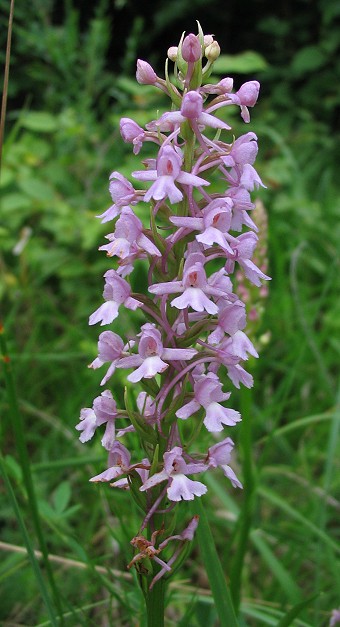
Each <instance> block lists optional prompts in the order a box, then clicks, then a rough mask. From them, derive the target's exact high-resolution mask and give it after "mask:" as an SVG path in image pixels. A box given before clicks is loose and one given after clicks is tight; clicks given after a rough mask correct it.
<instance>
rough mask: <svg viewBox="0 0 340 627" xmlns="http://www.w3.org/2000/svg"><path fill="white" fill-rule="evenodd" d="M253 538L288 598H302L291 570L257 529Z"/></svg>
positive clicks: (294, 601)
mask: <svg viewBox="0 0 340 627" xmlns="http://www.w3.org/2000/svg"><path fill="white" fill-rule="evenodd" d="M251 540H252V543H253V545H254V546H255V547H256V549H257V550H258V552H259V553H260V555H261V557H262V559H263V560H264V562H266V564H267V565H268V566H269V568H270V570H271V572H272V574H273V575H274V577H275V578H276V580H277V581H278V582H279V584H280V586H281V588H282V590H283V591H284V593H285V594H286V595H287V599H288V600H289V601H290V602H291V603H296V602H297V601H299V599H300V598H301V593H300V590H299V587H298V586H297V585H296V583H295V582H294V580H293V579H292V577H291V575H290V574H289V572H288V571H287V570H286V568H285V567H284V566H283V564H282V562H280V560H279V559H278V558H277V557H276V555H274V553H273V551H272V550H271V548H270V547H269V546H268V544H267V543H266V541H265V539H264V538H262V537H261V536H260V534H259V532H258V531H257V530H256V531H253V532H252V534H251Z"/></svg>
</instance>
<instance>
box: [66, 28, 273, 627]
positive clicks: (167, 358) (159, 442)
mask: <svg viewBox="0 0 340 627" xmlns="http://www.w3.org/2000/svg"><path fill="white" fill-rule="evenodd" d="M219 50H220V48H219V45H218V43H217V42H216V41H215V40H214V38H213V36H212V35H207V36H204V35H203V33H202V31H201V29H200V27H199V34H198V35H197V36H196V35H194V34H189V35H187V36H185V37H182V39H181V41H180V43H179V45H178V46H177V47H175V46H174V47H172V48H171V49H169V51H168V59H167V62H166V70H165V79H162V78H161V77H158V76H157V74H156V72H155V71H154V69H153V68H152V67H151V66H150V64H149V63H148V62H147V61H142V60H139V61H138V62H137V74H136V76H137V81H138V82H139V83H140V84H142V85H145V84H146V85H153V86H154V87H155V88H156V89H160V90H161V91H162V92H164V93H165V94H166V95H167V96H168V97H169V98H170V105H171V106H169V111H168V112H166V113H164V114H163V115H161V117H160V118H159V119H158V120H153V121H150V122H149V123H148V124H147V125H146V128H145V129H143V128H142V127H140V126H139V124H137V123H136V122H135V121H134V120H131V119H130V118H122V120H121V124H120V130H121V135H122V139H123V141H124V142H126V143H129V144H131V145H132V147H133V152H134V154H135V155H138V154H139V153H140V152H141V151H142V150H143V146H144V143H145V142H152V144H153V145H154V146H155V155H154V158H152V159H147V160H146V161H145V162H144V164H145V165H146V167H145V169H136V170H135V171H134V172H132V177H133V179H134V180H135V181H141V182H142V183H143V184H144V185H143V188H142V189H135V187H134V185H133V184H132V182H131V181H129V180H127V179H126V178H125V177H124V176H122V175H121V174H119V173H118V172H113V173H112V175H111V177H110V193H111V197H112V200H113V205H111V206H110V207H109V208H108V209H107V210H106V211H105V212H104V213H103V214H102V215H101V216H99V218H100V219H101V220H102V222H103V223H106V222H112V223H113V227H112V229H111V231H112V232H111V233H110V234H109V235H108V236H107V239H108V240H109V243H108V244H104V245H102V246H101V247H100V250H104V251H106V253H107V256H108V258H109V259H110V260H112V266H113V267H110V269H108V270H107V272H106V273H105V275H104V279H105V285H104V294H103V295H104V303H103V304H102V305H100V306H99V308H97V309H96V311H95V312H94V313H93V314H92V315H91V316H90V324H96V323H100V324H101V325H109V324H111V323H112V322H113V321H114V320H116V319H117V320H118V321H119V318H120V316H121V312H122V311H124V309H125V308H127V309H128V310H129V311H130V312H131V314H130V313H129V315H131V316H133V315H134V313H133V312H134V311H135V310H136V309H138V310H139V316H140V311H142V312H143V314H144V316H145V322H144V323H143V325H142V326H141V329H140V332H138V333H137V334H136V336H135V337H134V338H131V337H130V338H126V337H121V336H123V335H124V334H123V329H122V327H121V326H120V327H117V326H115V330H116V331H117V329H119V333H117V332H114V331H111V330H106V331H104V332H103V333H101V335H100V337H99V343H98V347H99V354H98V357H97V358H96V359H95V360H94V361H93V362H92V364H91V367H92V368H99V367H101V366H102V365H103V364H104V363H108V364H109V369H108V372H107V374H106V375H105V376H104V378H103V380H102V385H105V384H107V382H108V380H109V379H110V378H111V381H112V387H111V390H105V391H104V392H103V393H102V394H101V396H99V397H98V398H97V399H95V401H94V403H93V408H92V409H91V408H86V409H84V410H82V414H81V420H80V423H79V424H78V425H77V429H78V430H79V431H81V435H80V440H81V441H82V442H86V441H88V440H90V439H91V438H92V437H93V436H94V434H95V432H96V430H97V429H98V430H100V429H101V427H102V425H106V426H105V432H104V434H103V436H102V438H103V439H102V444H103V446H104V448H105V449H106V450H107V451H108V453H109V465H108V468H107V470H105V469H104V470H103V471H102V472H100V473H99V474H98V475H96V476H95V477H93V478H92V479H91V481H93V482H100V483H103V482H104V483H105V482H108V483H109V484H110V486H112V487H115V488H124V489H125V490H127V492H128V493H129V494H130V497H131V498H132V499H134V500H135V501H136V503H137V504H138V507H139V508H140V509H142V510H143V511H144V516H143V517H142V519H141V521H140V525H139V527H137V528H136V536H135V537H134V538H133V539H132V541H131V544H132V546H133V547H134V549H135V555H134V557H133V558H132V560H131V562H130V564H129V568H131V567H133V566H134V567H136V568H137V570H138V573H139V574H140V577H141V585H142V588H143V591H144V593H145V598H146V602H147V604H148V603H149V596H148V595H149V592H148V590H149V591H150V590H151V589H153V588H156V587H157V585H158V582H159V581H160V580H161V579H162V578H164V579H168V578H169V577H170V576H171V575H172V573H173V572H175V570H176V568H177V565H178V564H179V563H180V562H181V561H182V559H183V550H184V548H185V551H187V549H188V545H189V544H190V542H191V540H192V538H193V536H194V532H195V529H196V527H197V524H198V518H197V517H194V518H193V519H191V520H187V521H186V522H185V523H183V524H182V527H181V530H180V531H179V532H178V533H176V534H174V532H173V530H174V525H175V514H176V511H177V509H179V510H180V508H181V501H190V500H192V499H194V498H200V497H201V496H202V495H203V494H205V493H206V491H207V487H206V485H205V484H204V473H205V472H210V471H212V470H215V469H216V468H218V467H219V468H221V469H222V471H223V473H224V475H225V477H226V478H227V479H228V480H229V481H230V482H231V485H232V486H233V487H234V488H241V487H242V484H241V482H240V480H239V479H238V478H237V476H236V474H235V471H234V470H233V469H232V465H233V461H232V450H233V447H234V443H233V441H232V440H231V438H230V437H229V435H228V437H226V436H225V431H226V430H228V432H229V430H230V429H231V428H233V427H234V426H235V425H236V424H237V423H238V422H239V421H240V420H241V416H240V414H239V412H237V411H235V410H233V409H231V408H230V407H226V406H225V401H228V402H229V399H230V396H231V390H228V389H227V390H223V387H224V386H225V377H224V379H223V382H224V386H223V384H222V380H221V378H220V377H221V375H223V374H224V373H227V374H228V376H229V380H230V381H231V382H232V383H233V384H234V385H235V386H236V387H240V385H245V386H247V387H251V386H252V384H253V379H252V377H251V375H250V374H249V373H248V372H247V370H246V368H245V367H244V365H245V362H246V361H247V359H248V357H249V355H252V356H255V357H257V356H258V355H257V352H256V350H255V348H254V346H253V344H252V343H251V341H250V340H249V338H248V337H247V335H246V328H247V321H246V309H245V304H244V303H243V302H242V300H241V298H240V296H239V295H236V294H235V293H234V292H233V289H234V288H233V276H234V272H235V264H237V266H236V268H237V272H242V273H243V275H244V276H245V279H246V280H249V281H250V282H251V283H253V285H255V286H261V285H262V281H266V280H268V279H269V277H268V276H267V275H266V274H264V272H263V271H262V270H261V269H260V268H258V267H257V266H256V264H255V263H254V261H252V257H253V254H254V250H255V248H256V245H257V243H258V236H257V235H256V231H257V227H256V225H255V223H254V222H253V220H252V218H251V212H252V210H253V209H254V204H253V203H252V200H251V197H250V192H251V191H253V190H254V189H256V188H258V187H259V186H261V185H263V183H262V181H261V179H260V177H259V175H258V174H257V172H256V170H255V168H254V162H255V158H256V155H257V151H258V146H257V137H256V135H255V134H254V133H253V132H247V133H245V134H244V135H241V136H240V137H238V138H237V139H235V138H233V136H232V135H230V133H229V132H230V128H231V127H230V125H229V124H227V123H226V122H224V121H222V120H221V119H219V118H218V117H216V111H219V110H220V109H222V108H225V107H229V106H237V107H240V112H241V117H242V119H243V120H244V122H246V123H248V122H249V120H250V114H249V108H250V107H253V106H254V105H255V104H256V101H257V97H258V93H259V83H258V82H257V81H249V82H247V83H244V84H243V85H242V86H241V87H240V88H239V89H238V91H236V92H234V93H233V92H232V90H233V80H232V79H231V78H229V77H227V78H224V79H222V80H221V81H219V82H218V83H217V84H215V85H214V84H209V83H208V79H209V76H210V73H211V70H212V67H213V63H214V61H215V60H216V58H217V57H218V55H219ZM169 60H171V61H172V62H173V63H174V78H173V79H172V80H170V78H169V74H168V62H169ZM224 134H226V137H224V136H223V135H224ZM221 180H222V181H223V183H224V191H222V192H221V191H216V189H218V190H220V189H221ZM215 181H218V187H217V188H216V186H215V185H214V182H215ZM137 204H139V209H141V208H142V206H143V204H144V205H145V216H146V215H148V214H150V215H151V219H150V221H149V222H148V223H147V222H146V221H145V222H144V223H143V222H142V221H141V219H140V217H137V216H136V214H135V212H134V207H135V206H136V205H137ZM150 210H151V211H150ZM139 216H141V211H140V210H139ZM164 223H165V226H166V229H164ZM243 229H245V230H244V232H242V230H243ZM164 233H165V235H164ZM140 259H142V260H144V262H143V263H145V264H147V265H148V284H147V285H145V286H144V287H145V289H144V291H143V290H142V289H141V290H140V293H134V292H133V291H132V289H131V284H130V276H131V274H132V273H133V272H134V267H135V262H136V261H137V260H140ZM117 368H118V369H120V371H121V370H124V371H126V376H125V379H126V394H125V407H123V408H118V407H117V405H116V401H115V399H114V395H115V394H114V377H113V375H114V373H115V371H116V369H117ZM112 377H113V378H112ZM116 421H119V429H118V430H117V428H116ZM185 423H186V424H188V423H191V424H192V427H193V429H192V433H194V437H191V439H190V443H189V442H187V441H186V436H185V434H186V433H187V432H188V431H187V429H186V428H184V425H185ZM202 428H203V431H202ZM207 431H208V432H209V433H212V434H215V442H216V439H219V441H218V442H217V443H215V444H213V445H212V446H210V448H209V449H208V450H204V447H205V445H204V442H205V441H206V438H207ZM204 434H205V435H204ZM220 435H221V436H222V437H220ZM136 438H139V445H138V447H136V445H135V442H136ZM123 442H124V444H123ZM136 450H142V451H143V454H142V455H140V456H139V457H140V458H138V455H136V454H135V451H136ZM130 451H131V452H130ZM230 464H231V465H230ZM197 474H199V475H200V479H199V480H197V479H196V478H191V477H195V475H197ZM160 552H162V558H160V557H158V555H159V553H160ZM150 603H151V602H150ZM159 620H161V619H160V618H159ZM152 624H155V623H152ZM159 624H161V623H159Z"/></svg>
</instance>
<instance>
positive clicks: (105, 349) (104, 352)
mask: <svg viewBox="0 0 340 627" xmlns="http://www.w3.org/2000/svg"><path fill="white" fill-rule="evenodd" d="M130 345H131V343H130ZM128 347H129V346H128V345H126V346H124V342H123V340H122V338H121V337H120V336H119V335H117V333H113V331H103V333H101V334H100V336H99V340H98V357H97V358H96V359H95V360H94V361H93V362H92V363H91V364H90V365H89V368H93V369H94V370H96V369H97V368H100V367H101V366H102V365H103V364H105V363H106V362H108V361H110V362H111V365H110V367H109V369H108V371H107V373H106V375H105V377H104V379H103V380H102V381H101V385H105V383H106V382H107V381H108V379H109V378H110V377H111V376H112V375H113V373H114V371H115V370H116V367H117V364H118V362H119V359H120V358H121V357H122V355H123V354H124V350H126V349H127V348H128Z"/></svg>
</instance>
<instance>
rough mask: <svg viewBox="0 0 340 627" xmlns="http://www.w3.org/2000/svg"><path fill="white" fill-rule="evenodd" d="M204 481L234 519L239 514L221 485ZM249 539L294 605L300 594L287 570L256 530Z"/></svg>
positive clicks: (251, 531)
mask: <svg viewBox="0 0 340 627" xmlns="http://www.w3.org/2000/svg"><path fill="white" fill-rule="evenodd" d="M205 481H206V483H207V485H208V487H209V488H210V490H212V491H214V493H215V494H216V496H217V497H218V498H219V499H220V501H221V503H222V504H223V506H224V507H225V509H226V511H229V512H232V513H233V514H234V515H235V518H236V517H237V516H238V514H239V509H238V507H237V505H236V504H235V502H234V501H233V500H232V499H231V497H230V496H229V494H228V493H227V492H225V490H223V488H222V487H221V484H220V483H219V482H218V481H217V480H216V479H215V478H214V477H212V476H209V477H206V479H205ZM249 537H250V541H251V543H252V544H253V545H254V546H255V548H256V549H257V551H258V552H259V553H260V555H261V557H262V559H263V560H264V562H265V563H266V564H267V566H268V567H269V568H270V570H271V572H272V574H273V576H274V577H275V578H276V580H277V581H278V582H279V583H280V586H281V588H282V590H284V592H285V594H286V595H287V599H288V600H289V601H290V602H291V603H296V602H297V601H298V600H299V598H300V592H299V588H298V586H297V585H296V583H295V581H294V580H293V578H292V576H291V575H290V573H289V572H288V570H287V569H286V568H285V567H284V565H283V564H282V563H281V562H280V561H279V560H278V559H277V557H276V556H275V555H274V553H273V551H272V549H271V548H270V546H268V544H267V542H266V540H265V538H264V537H262V536H260V535H259V532H258V530H256V529H253V530H250V536H249Z"/></svg>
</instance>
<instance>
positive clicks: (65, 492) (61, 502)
mask: <svg viewBox="0 0 340 627" xmlns="http://www.w3.org/2000/svg"><path fill="white" fill-rule="evenodd" d="M70 498H71V486H70V483H69V481H62V482H61V483H60V484H59V485H58V487H57V489H56V490H55V491H54V494H53V497H52V499H53V504H54V507H55V509H56V511H57V512H58V514H61V513H62V512H63V511H64V510H65V509H66V507H67V505H68V504H69V502H70Z"/></svg>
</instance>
